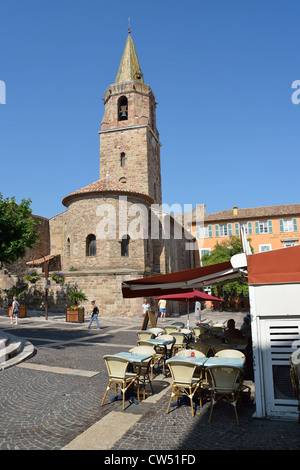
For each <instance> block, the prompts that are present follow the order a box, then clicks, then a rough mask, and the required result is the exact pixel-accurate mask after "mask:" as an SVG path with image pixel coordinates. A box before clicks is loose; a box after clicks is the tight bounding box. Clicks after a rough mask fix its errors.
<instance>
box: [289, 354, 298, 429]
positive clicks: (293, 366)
mask: <svg viewBox="0 0 300 470" xmlns="http://www.w3.org/2000/svg"><path fill="white" fill-rule="evenodd" d="M290 377H291V382H292V387H293V392H294V395H295V398H296V399H297V400H298V408H297V409H298V413H299V414H298V423H300V349H297V350H296V351H294V352H293V353H292V354H291V356H290Z"/></svg>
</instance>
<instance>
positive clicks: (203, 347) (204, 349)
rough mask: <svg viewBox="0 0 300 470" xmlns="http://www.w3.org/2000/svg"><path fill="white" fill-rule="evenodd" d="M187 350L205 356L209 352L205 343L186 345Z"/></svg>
mask: <svg viewBox="0 0 300 470" xmlns="http://www.w3.org/2000/svg"><path fill="white" fill-rule="evenodd" d="M188 348H190V349H193V350H195V351H200V352H202V353H203V354H204V355H205V356H207V355H208V353H209V352H210V351H211V346H210V345H209V344H205V343H192V344H189V345H188Z"/></svg>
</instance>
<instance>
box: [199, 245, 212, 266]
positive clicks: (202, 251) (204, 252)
mask: <svg viewBox="0 0 300 470" xmlns="http://www.w3.org/2000/svg"><path fill="white" fill-rule="evenodd" d="M210 253H211V248H200V249H199V254H200V266H202V257H203V256H204V255H210Z"/></svg>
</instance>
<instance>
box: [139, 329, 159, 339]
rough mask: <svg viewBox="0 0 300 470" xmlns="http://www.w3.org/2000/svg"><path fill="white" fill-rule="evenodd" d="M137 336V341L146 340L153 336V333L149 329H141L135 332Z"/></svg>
mask: <svg viewBox="0 0 300 470" xmlns="http://www.w3.org/2000/svg"><path fill="white" fill-rule="evenodd" d="M137 337H138V341H140V340H143V341H147V339H152V338H154V337H155V335H154V334H153V333H151V331H148V330H141V331H138V332H137Z"/></svg>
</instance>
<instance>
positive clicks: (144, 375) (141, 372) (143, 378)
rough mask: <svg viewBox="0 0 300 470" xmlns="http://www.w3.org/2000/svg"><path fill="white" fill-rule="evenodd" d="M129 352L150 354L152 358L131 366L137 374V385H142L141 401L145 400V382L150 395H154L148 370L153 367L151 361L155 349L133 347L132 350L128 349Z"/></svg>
mask: <svg viewBox="0 0 300 470" xmlns="http://www.w3.org/2000/svg"><path fill="white" fill-rule="evenodd" d="M129 352H131V353H133V354H152V358H150V359H147V360H146V361H143V362H142V363H141V364H139V365H134V366H133V369H134V371H135V372H136V373H137V374H138V382H139V384H140V383H142V385H143V400H145V396H146V383H147V382H148V383H149V385H150V388H151V392H152V395H153V393H154V392H153V387H152V383H151V377H150V368H151V366H152V365H153V360H154V358H155V349H154V348H152V347H151V346H135V347H134V348H132V349H130V351H129Z"/></svg>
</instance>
